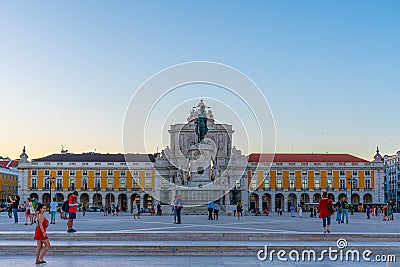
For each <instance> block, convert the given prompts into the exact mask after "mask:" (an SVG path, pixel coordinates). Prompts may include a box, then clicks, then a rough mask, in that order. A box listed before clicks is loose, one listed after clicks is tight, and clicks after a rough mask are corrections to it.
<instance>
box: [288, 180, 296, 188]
mask: <svg viewBox="0 0 400 267" xmlns="http://www.w3.org/2000/svg"><path fill="white" fill-rule="evenodd" d="M294 184H295V181H294V179H290V180H289V189H292V190H293V189H295V185H294Z"/></svg>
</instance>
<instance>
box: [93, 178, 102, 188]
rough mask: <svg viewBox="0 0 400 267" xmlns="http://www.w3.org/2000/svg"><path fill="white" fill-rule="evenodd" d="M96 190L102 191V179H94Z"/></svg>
mask: <svg viewBox="0 0 400 267" xmlns="http://www.w3.org/2000/svg"><path fill="white" fill-rule="evenodd" d="M94 188H95V190H100V188H101V179H100V178H95V179H94Z"/></svg>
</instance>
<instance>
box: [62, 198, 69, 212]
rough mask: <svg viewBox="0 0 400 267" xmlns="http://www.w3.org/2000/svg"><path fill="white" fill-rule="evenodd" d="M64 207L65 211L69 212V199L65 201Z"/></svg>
mask: <svg viewBox="0 0 400 267" xmlns="http://www.w3.org/2000/svg"><path fill="white" fill-rule="evenodd" d="M62 209H63V211H64V212H68V211H69V204H68V200H66V201H64V204H63V205H62Z"/></svg>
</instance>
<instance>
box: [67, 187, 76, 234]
mask: <svg viewBox="0 0 400 267" xmlns="http://www.w3.org/2000/svg"><path fill="white" fill-rule="evenodd" d="M77 196H78V192H77V191H74V192H72V193H71V195H70V196H69V197H68V207H69V209H68V223H67V225H68V231H67V232H68V233H75V232H76V230H75V229H74V220H75V219H76V207H77V206H78V203H76V197H77Z"/></svg>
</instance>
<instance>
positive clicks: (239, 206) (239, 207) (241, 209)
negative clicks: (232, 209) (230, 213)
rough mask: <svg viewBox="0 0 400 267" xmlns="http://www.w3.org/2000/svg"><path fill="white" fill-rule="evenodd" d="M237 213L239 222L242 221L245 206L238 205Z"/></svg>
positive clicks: (239, 203)
mask: <svg viewBox="0 0 400 267" xmlns="http://www.w3.org/2000/svg"><path fill="white" fill-rule="evenodd" d="M236 211H237V216H238V220H240V215H242V211H243V206H242V203H241V202H238V203H237V205H236Z"/></svg>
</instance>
